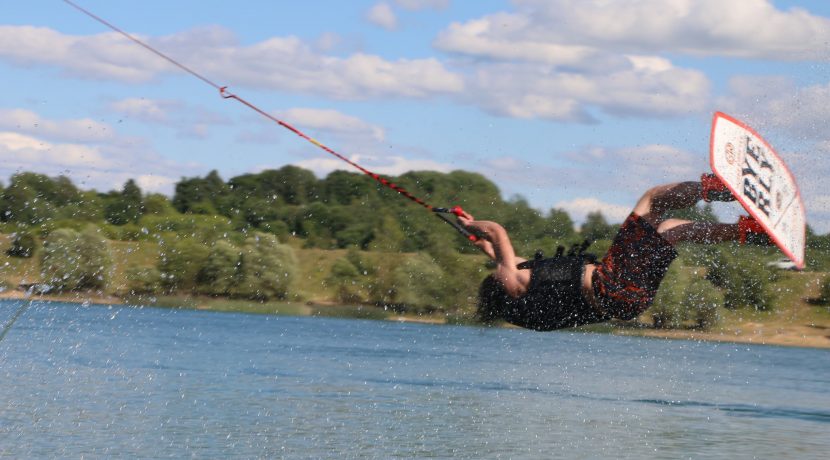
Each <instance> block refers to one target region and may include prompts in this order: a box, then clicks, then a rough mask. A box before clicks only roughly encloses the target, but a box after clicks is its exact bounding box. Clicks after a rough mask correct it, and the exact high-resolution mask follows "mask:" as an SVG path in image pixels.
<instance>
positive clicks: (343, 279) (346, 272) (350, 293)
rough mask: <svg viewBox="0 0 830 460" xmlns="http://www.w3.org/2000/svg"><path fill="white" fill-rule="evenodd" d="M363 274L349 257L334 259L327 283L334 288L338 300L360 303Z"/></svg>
mask: <svg viewBox="0 0 830 460" xmlns="http://www.w3.org/2000/svg"><path fill="white" fill-rule="evenodd" d="M360 278H361V275H360V272H359V271H358V269H357V267H355V265H354V264H353V263H352V262H350V261H349V259H348V258H347V257H341V258H339V259H337V260H335V261H334V264H332V266H331V271H330V272H329V276H328V277H326V284H328V285H329V286H331V287H333V288H334V291H335V295H336V297H337V300H338V301H340V302H343V303H359V302H360V301H361V300H362V299H361V295H360V287H361V279H360Z"/></svg>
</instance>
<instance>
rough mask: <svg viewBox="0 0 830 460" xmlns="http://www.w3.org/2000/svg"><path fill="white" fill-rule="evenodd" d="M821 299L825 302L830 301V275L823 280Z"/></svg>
mask: <svg viewBox="0 0 830 460" xmlns="http://www.w3.org/2000/svg"><path fill="white" fill-rule="evenodd" d="M819 300H820V301H821V302H822V303H824V304H827V303H830V276H828V277H826V278H824V281H822V282H821V291H820V292H819Z"/></svg>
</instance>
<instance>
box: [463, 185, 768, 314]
mask: <svg viewBox="0 0 830 460" xmlns="http://www.w3.org/2000/svg"><path fill="white" fill-rule="evenodd" d="M700 199H704V200H706V201H733V200H734V197H732V196H731V194H730V193H729V191H728V189H727V188H726V187H725V186H724V185H723V184H722V183H721V182H720V180H719V179H717V177H715V176H714V175H712V174H704V175H703V176H702V177H701V181H700V182H679V183H674V184H667V185H661V186H657V187H654V188H652V189H650V190H648V191H647V192H646V193H645V194H644V195H643V196H642V197H641V198H640V200H639V201H638V202H637V205H636V206H635V207H634V210H633V212H632V213H631V214H630V215H629V216H628V218H627V219H626V220H625V222H623V224H622V226H621V227H620V230H619V232H618V233H617V235H616V237H614V240H613V242H612V244H611V247H610V249H609V250H608V253H607V254H606V255H605V256H604V257H603V258H602V260H599V261H596V260H595V259H594V258H592V257H588V256H586V255H583V254H582V253H581V251H576V252H575V253H573V254H571V255H564V254H563V253H562V250H561V248H560V251H559V253H558V254H557V256H556V257H553V258H548V259H542V258H541V256H538V257H537V258H536V259H534V260H530V261H528V260H526V259H523V258H521V257H518V256H516V254H515V252H514V250H513V245H512V244H511V242H510V237H509V236H508V234H507V232H506V231H505V229H504V227H502V226H501V225H499V224H498V223H496V222H491V221H483V220H475V219H474V218H473V216H471V215H470V214H468V213H463V214H462V215H461V216H459V217H458V222H459V224H461V225H462V226H463V227H465V228H466V229H467V230H469V231H470V232H471V233H474V234H476V235H478V236H479V239H478V241H476V242H475V244H476V245H477V246H478V247H479V248H480V249H481V250H482V251H484V253H485V254H487V255H488V256H489V257H490V258H491V259H493V260H494V261H495V262H496V264H497V266H496V270H495V272H494V273H493V274H491V275H489V276H488V277H487V278H485V279H484V281H483V282H482V283H481V287H480V288H479V301H478V310H479V311H478V315H479V317H480V318H482V319H483V320H485V321H492V320H495V319H503V320H505V321H507V322H509V323H512V324H515V325H517V326H521V327H525V328H529V329H536V330H552V329H559V328H564V327H574V326H579V325H582V324H588V323H595V322H602V321H607V320H609V319H613V318H617V319H622V320H629V319H633V318H636V317H637V316H639V315H640V314H641V313H642V312H644V311H645V310H646V309H648V307H649V306H651V303H652V302H653V301H654V296H655V294H656V293H657V289H658V288H659V287H660V282H661V281H662V280H663V277H664V276H665V275H666V271H667V270H668V268H669V265H670V264H671V262H672V261H673V260H674V259H675V257H677V252H676V251H675V249H674V246H675V245H676V244H677V243H680V242H683V241H689V242H694V243H702V244H713V243H719V242H723V241H740V242H741V243H745V242H747V241H753V242H760V243H763V244H768V238H766V234H765V233H764V231H763V229H762V228H761V226H760V225H759V224H758V223H757V222H756V221H755V220H753V219H751V218H749V217H745V216H741V218H740V219H739V220H738V223H736V224H721V223H711V222H694V221H689V220H683V219H667V218H665V214H666V212H667V211H670V210H672V209H682V208H688V207H691V206H694V205H695V204H696V203H697V202H698V201H699V200H700ZM583 249H584V248H583Z"/></svg>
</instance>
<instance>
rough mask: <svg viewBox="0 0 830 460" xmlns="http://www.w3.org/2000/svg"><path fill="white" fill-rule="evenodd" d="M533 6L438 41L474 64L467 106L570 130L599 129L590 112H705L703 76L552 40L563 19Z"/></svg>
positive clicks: (568, 39)
mask: <svg viewBox="0 0 830 460" xmlns="http://www.w3.org/2000/svg"><path fill="white" fill-rule="evenodd" d="M529 6H531V5H528V4H526V3H524V2H519V3H518V11H517V12H515V13H496V14H492V15H488V16H485V17H482V18H479V19H474V20H470V21H467V22H465V23H455V24H452V25H450V26H449V27H448V28H447V29H446V30H444V31H443V32H442V33H440V34H439V35H438V37H437V38H436V40H435V42H434V45H435V46H436V47H437V48H439V49H441V50H444V51H447V52H451V53H455V54H458V55H461V56H470V57H472V58H474V59H473V60H472V61H468V60H462V61H461V62H462V63H465V64H466V65H467V68H468V69H469V70H468V79H469V81H470V83H469V85H468V86H469V87H470V91H469V92H468V93H466V94H465V95H464V100H465V101H466V102H468V103H471V104H476V105H479V106H480V107H482V108H483V109H484V110H487V111H489V112H491V113H494V114H497V115H501V116H509V117H516V118H546V119H551V120H556V121H565V122H592V121H594V117H593V116H592V115H591V108H592V107H598V108H600V109H602V110H604V111H606V112H608V113H612V114H617V115H623V116H626V115H637V116H680V115H686V114H689V113H694V112H699V111H701V110H703V109H704V108H705V107H706V101H707V100H708V97H709V81H708V79H707V78H706V76H705V75H704V74H703V73H702V72H700V71H697V70H693V69H684V68H679V67H676V66H675V65H673V64H672V62H671V61H669V60H668V59H665V58H662V57H659V56H652V55H643V54H638V53H621V52H619V51H613V50H612V49H606V48H605V47H598V46H596V45H594V44H592V43H590V42H585V43H583V42H580V37H579V36H576V37H573V36H570V35H569V36H564V35H561V34H559V33H558V32H551V31H549V29H550V25H549V24H550V21H556V20H558V19H552V18H551V17H549V16H550V15H549V14H548V13H550V11H548V10H547V8H548V7H546V6H542V5H532V6H533V8H530V7H529ZM573 9H574V10H578V8H576V7H574V8H573ZM558 14H559V15H561V16H567V15H569V14H577V13H575V12H573V11H570V10H568V11H562V12H559V13H558ZM553 16H556V17H558V16H557V15H553ZM554 29H555V27H554Z"/></svg>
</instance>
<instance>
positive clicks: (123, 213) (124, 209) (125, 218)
mask: <svg viewBox="0 0 830 460" xmlns="http://www.w3.org/2000/svg"><path fill="white" fill-rule="evenodd" d="M143 214H144V199H143V198H142V196H141V189H140V188H139V187H138V185H137V184H136V183H135V181H134V180H132V179H130V180H128V181H127V182H126V183H125V184H124V188H123V189H122V190H121V193H115V192H113V193H110V194H109V195H107V203H106V205H104V217H105V218H106V219H107V222H109V223H111V224H113V225H124V224H127V223H130V222H133V223H135V222H138V220H139V219H140V218H141V216H142V215H143Z"/></svg>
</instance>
